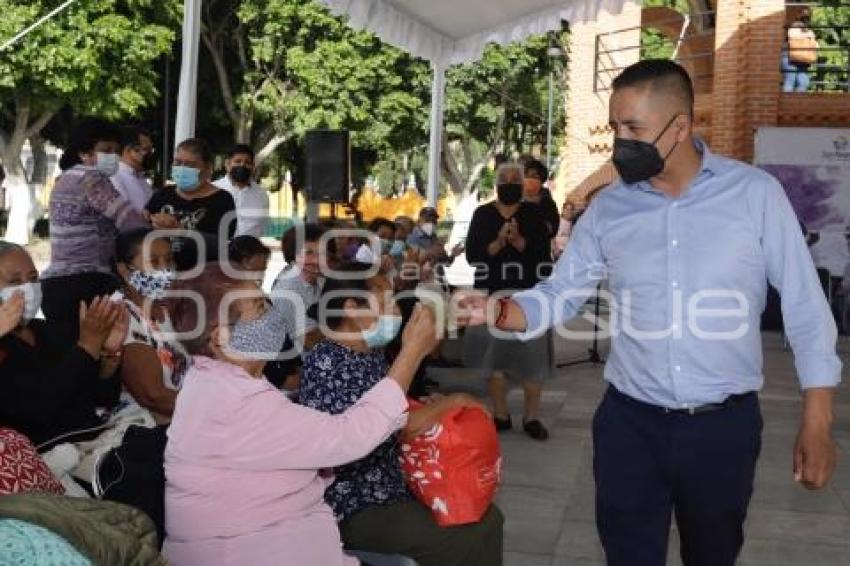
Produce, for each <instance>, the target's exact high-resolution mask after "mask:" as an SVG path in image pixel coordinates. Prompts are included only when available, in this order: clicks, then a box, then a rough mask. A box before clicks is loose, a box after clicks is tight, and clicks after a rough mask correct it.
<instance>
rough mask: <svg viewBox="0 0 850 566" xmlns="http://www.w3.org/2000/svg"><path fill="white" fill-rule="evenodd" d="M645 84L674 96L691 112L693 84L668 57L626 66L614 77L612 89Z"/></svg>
mask: <svg viewBox="0 0 850 566" xmlns="http://www.w3.org/2000/svg"><path fill="white" fill-rule="evenodd" d="M642 85H646V86H648V87H649V88H651V89H652V90H653V91H655V92H662V93H665V94H670V95H673V96H676V97H678V98H680V99H681V100H682V102H684V103H685V105H686V107H687V108H688V111H689V112H690V113H691V114H693V109H694V84H693V82H692V81H691V77H690V76H689V75H688V72H687V71H686V70H685V69H684V67H682V66H681V65H679V64H678V63H676V62H675V61H671V60H669V59H645V60H643V61H638V62H637V63H635V64H634V65H629V66H628V67H626V68H625V69H624V70H623V72H622V73H620V74H619V76H617V78H616V79H614V83H613V87H614V90H615V91H617V90H620V89H624V88H629V87H636V86H642Z"/></svg>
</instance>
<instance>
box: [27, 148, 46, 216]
mask: <svg viewBox="0 0 850 566" xmlns="http://www.w3.org/2000/svg"><path fill="white" fill-rule="evenodd" d="M30 148H32V161H33V163H32V176H31V177H30V185H32V189H33V195H34V196H35V200H34V201H33V214H32V217H33V220H38V219H39V218H41V216H42V214H44V209H43V207H42V206H41V197H42V194H43V192H44V185H45V184H46V183H47V176H48V174H49V173H50V172H49V171H48V166H49V163H48V157H47V149H46V148H45V142H44V138H43V137H41V136H40V135H35V136H30Z"/></svg>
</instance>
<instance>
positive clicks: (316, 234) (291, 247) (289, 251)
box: [280, 223, 330, 263]
mask: <svg viewBox="0 0 850 566" xmlns="http://www.w3.org/2000/svg"><path fill="white" fill-rule="evenodd" d="M325 232H327V230H326V229H325V228H324V227H323V226H321V225H319V224H313V223H308V224H305V225H304V242H307V243H311V242H318V241H319V240H321V239H322V236H324V235H325ZM297 234H298V231H297V230H296V229H295V226H292V227H290V228H289V229H288V230H286V231H285V232H284V233H283V234H281V236H280V248H281V251H282V252H283V259H285V260H286V261H287V262H288V263H290V262H293V261H295V256H296V255H298V253H299V252H300V251H301V250H300V248H299V247H298V241H297V240H298V237H297ZM329 245H330V242H329Z"/></svg>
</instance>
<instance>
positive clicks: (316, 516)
mask: <svg viewBox="0 0 850 566" xmlns="http://www.w3.org/2000/svg"><path fill="white" fill-rule="evenodd" d="M173 290H175V291H182V292H187V293H194V297H174V298H172V299H170V300H169V307H168V310H169V313H170V314H171V317H172V321H173V323H174V328H175V330H176V331H177V332H180V333H192V334H191V335H190V334H187V335H186V336H187V340H185V342H184V345H185V346H186V349H187V350H188V351H189V353H190V354H192V355H193V356H194V362H193V364H192V367H191V368H190V369H189V371H188V373H187V374H186V378H185V380H184V383H183V388H182V390H181V391H180V395H179V396H178V397H177V405H176V408H175V411H174V417H173V419H172V421H171V426H170V427H169V429H168V444H167V447H166V451H165V475H166V530H167V532H168V537H167V538H166V541H165V546H164V550H163V552H164V554H165V557H166V558H167V559H168V561H169V562H170V563H171V564H174V565H175V566H181V565H184V564H185V565H190V566H194V565H197V564H217V565H231V564H232V565H239V566H241V565H243V564H251V565H252V566H261V565H265V564H268V565H271V564H274V565H278V566H279V565H291V566H340V565H344V564H356V563H357V561H356V560H354V559H350V558H347V557H346V556H345V555H344V554H343V551H342V544H341V541H340V537H339V530H338V528H337V525H336V522H335V521H334V517H333V514H332V512H331V509H330V507H328V505H327V504H326V503H325V502H324V500H323V498H322V495H323V493H324V490H325V488H326V487H327V486H328V485H329V483H330V479H329V478H328V476H327V475H326V474H324V473H320V470H322V469H325V468H329V467H333V466H339V465H342V464H345V463H348V462H352V461H355V460H358V459H360V458H362V457H363V456H365V455H366V454H368V453H370V452H371V451H372V450H374V449H375V447H376V446H378V445H379V444H380V443H381V442H383V441H384V440H386V439H387V438H388V437H389V436H390V435H391V434H392V433H393V432H395V431H396V430H397V429H398V428H399V427H402V426H404V424H405V423H406V420H407V418H406V417H407V414H406V410H407V401H406V398H405V391H406V390H407V388H408V386H409V385H410V380H411V378H412V377H413V372H414V370H415V368H416V366H418V365H419V363H420V362H421V360H422V358H423V357H424V356H425V355H426V354H427V352H429V351H430V350H431V349H432V348H433V347H434V346H435V344H436V342H437V337H436V329H435V325H434V318H433V315H431V313H430V312H429V311H427V310H426V309H420V310H419V311H418V312H417V313H416V314H415V315H414V316H413V319H412V320H411V322H410V324H409V326H408V329H407V331H406V332H405V334H404V337H403V342H404V347H403V349H402V352H401V353H400V354H399V356H398V358H397V359H396V362H395V363H394V364H393V366H392V367H391V368H389V369H388V371H387V372H386V373H385V375H384V378H383V379H381V380H378V381H377V382H376V383H375V386H374V387H373V388H372V389H371V390H370V391H369V392H368V393H366V394H365V395H363V397H362V398H361V399H360V401H359V402H358V403H356V404H354V405H353V406H352V407H350V408H349V409H348V410H346V411H344V412H342V413H340V414H337V415H328V414H326V413H323V412H321V411H316V410H314V409H310V408H307V407H303V406H301V405H297V404H295V403H293V402H292V401H290V400H289V399H288V398H287V397H286V396H284V395H282V394H281V393H280V391H278V390H277V389H275V388H274V386H273V385H271V384H270V383H269V382H268V381H266V380H265V379H263V378H262V372H263V367H264V366H265V363H266V362H265V360H266V359H267V358H269V357H270V356H275V355H277V353H278V352H279V351H280V349H281V346H282V343H283V337H284V332H283V330H284V328H283V327H284V322H283V317H282V316H281V314H280V312H279V311H278V310H277V309H276V308H275V307H273V306H271V305H270V302H269V301H268V300H267V298H266V297H264V296H263V293H262V291H261V290H260V288H259V287H258V286H257V284H256V282H254V281H252V280H250V279H245V280H236V279H233V278H231V277H228V276H227V275H226V274H225V273H224V271H223V270H222V268H221V267H219V266H217V265H208V266H207V267H206V268H205V270H204V272H203V273H202V274H201V275H200V276H199V277H197V278H195V279H189V280H181V281H177V282H175V285H174V286H173ZM347 306H348V308H356V307H357V305H355V304H354V303H351V304H349V305H347Z"/></svg>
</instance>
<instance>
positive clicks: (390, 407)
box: [361, 378, 408, 429]
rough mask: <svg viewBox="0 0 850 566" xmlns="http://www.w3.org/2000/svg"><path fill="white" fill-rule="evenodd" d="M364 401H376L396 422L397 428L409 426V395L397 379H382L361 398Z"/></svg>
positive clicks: (391, 419)
mask: <svg viewBox="0 0 850 566" xmlns="http://www.w3.org/2000/svg"><path fill="white" fill-rule="evenodd" d="M362 402H365V403H374V404H375V405H376V406H377V407H378V408H380V409H381V412H382V413H384V415H386V416H387V418H388V419H389V420H390V421H392V422H394V423H395V428H396V429H399V428H404V427H405V426H407V415H408V412H407V409H408V402H407V396H406V395H405V393H404V390H403V389H402V388H401V385H399V384H398V382H397V381H396V380H394V379H390V378H384V379H382V380H381V381H380V382H378V384H377V385H375V386H374V387H373V388H372V389H370V390H369V391H368V392H367V393H366V395H364V396H363V397H362V398H361V403H362Z"/></svg>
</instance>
